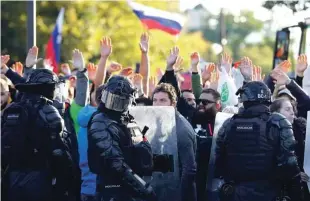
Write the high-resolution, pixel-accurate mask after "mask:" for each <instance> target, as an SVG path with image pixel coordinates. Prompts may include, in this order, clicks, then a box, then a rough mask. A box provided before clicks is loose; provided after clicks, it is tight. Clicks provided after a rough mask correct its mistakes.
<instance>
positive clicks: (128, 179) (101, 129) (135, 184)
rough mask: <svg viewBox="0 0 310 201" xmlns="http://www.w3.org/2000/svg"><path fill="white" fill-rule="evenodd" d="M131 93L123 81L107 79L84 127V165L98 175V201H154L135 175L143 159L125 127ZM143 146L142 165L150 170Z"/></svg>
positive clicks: (129, 117) (130, 86)
mask: <svg viewBox="0 0 310 201" xmlns="http://www.w3.org/2000/svg"><path fill="white" fill-rule="evenodd" d="M134 93H135V89H134V88H133V85H132V83H130V81H129V80H128V79H127V78H125V77H122V76H113V77H112V78H110V80H109V81H108V83H107V84H106V86H105V88H104V90H103V92H102V97H101V104H100V105H99V107H98V111H97V112H95V113H94V115H93V116H92V118H91V121H90V123H89V125H88V163H89V168H90V170H91V171H92V172H93V173H96V174H97V175H98V181H99V183H98V186H97V191H98V192H100V194H101V195H100V200H101V201H133V200H146V201H148V200H155V198H156V196H155V193H154V191H153V189H152V187H151V186H149V185H148V184H146V182H145V181H144V180H143V179H142V178H141V177H140V176H138V175H137V172H143V170H142V171H141V170H140V169H141V166H142V165H137V164H139V160H144V159H142V158H140V157H138V156H137V154H135V151H136V150H135V145H133V141H132V138H131V137H132V136H131V133H130V131H129V129H128V128H127V125H128V123H130V122H131V121H132V120H133V117H132V116H130V115H129V113H128V107H129V106H131V105H132V102H133V100H134ZM144 145H145V146H143V147H144V148H145V151H142V152H144V153H146V154H145V155H148V156H149V158H150V160H149V161H150V164H145V165H146V166H148V165H149V170H150V171H152V164H151V163H152V152H151V148H150V145H149V144H146V143H145V144H144ZM140 148H141V147H140ZM147 153H149V154H147ZM139 166H140V167H139ZM143 166H144V165H143ZM138 169H139V171H137V170H138Z"/></svg>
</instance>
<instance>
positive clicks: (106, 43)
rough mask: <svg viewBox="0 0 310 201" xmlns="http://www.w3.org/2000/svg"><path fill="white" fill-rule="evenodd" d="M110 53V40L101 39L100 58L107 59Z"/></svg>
mask: <svg viewBox="0 0 310 201" xmlns="http://www.w3.org/2000/svg"><path fill="white" fill-rule="evenodd" d="M111 53H112V42H111V38H109V37H103V38H102V40H100V55H101V57H104V58H107V57H109V56H110V55H111Z"/></svg>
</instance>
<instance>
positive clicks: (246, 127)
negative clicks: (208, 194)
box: [215, 82, 302, 201]
mask: <svg viewBox="0 0 310 201" xmlns="http://www.w3.org/2000/svg"><path fill="white" fill-rule="evenodd" d="M237 94H240V100H241V102H243V105H244V108H242V109H241V110H240V111H239V113H238V114H237V115H234V116H233V117H232V118H231V119H229V120H227V121H226V122H225V123H224V125H223V126H222V128H221V129H220V131H219V133H218V136H217V139H216V150H215V152H216V155H215V165H216V168H215V171H216V174H215V175H216V176H217V177H220V176H221V177H223V179H224V180H225V182H226V184H224V185H223V186H222V189H221V193H220V195H221V200H227V201H250V200H251V201H262V200H264V201H274V200H276V198H277V197H278V196H282V198H283V197H284V196H289V197H290V198H291V199H292V200H295V201H301V200H302V197H301V191H300V189H301V185H300V177H299V173H300V170H299V168H298V164H297V159H296V155H295V154H294V145H295V139H294V135H293V132H292V126H291V124H290V123H289V122H288V121H287V119H286V118H285V117H284V116H282V115H281V114H270V112H269V108H268V106H267V105H268V103H269V102H270V99H271V93H270V90H269V89H268V87H267V86H266V85H265V84H264V83H262V82H249V83H247V84H245V85H244V86H243V87H242V88H241V89H239V91H238V92H237ZM287 183H292V184H294V185H293V188H291V189H290V191H286V192H283V188H282V186H283V184H287Z"/></svg>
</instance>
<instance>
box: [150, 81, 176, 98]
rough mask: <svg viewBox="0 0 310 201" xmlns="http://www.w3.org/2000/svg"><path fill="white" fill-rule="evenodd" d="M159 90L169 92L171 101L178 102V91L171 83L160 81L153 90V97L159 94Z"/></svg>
mask: <svg viewBox="0 0 310 201" xmlns="http://www.w3.org/2000/svg"><path fill="white" fill-rule="evenodd" d="M159 92H164V93H167V94H168V97H169V99H170V100H171V102H174V103H175V102H177V93H176V91H175V88H174V87H173V86H172V85H171V84H168V83H160V84H159V85H157V86H156V88H155V89H154V91H153V94H152V99H153V97H154V94H157V93H159Z"/></svg>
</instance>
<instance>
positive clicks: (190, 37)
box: [1, 1, 212, 68]
mask: <svg viewBox="0 0 310 201" xmlns="http://www.w3.org/2000/svg"><path fill="white" fill-rule="evenodd" d="M143 4H145V5H149V6H154V7H156V8H159V9H164V10H167V9H168V10H171V11H175V10H176V9H177V8H178V6H177V5H178V4H177V3H169V2H158V1H157V2H153V1H150V2H144V1H143ZM1 6H2V8H5V9H2V10H1V11H2V12H1V17H2V38H1V42H2V50H1V51H2V52H7V53H9V54H11V56H12V57H13V58H14V59H16V60H20V61H24V59H25V57H26V53H27V50H26V48H25V47H26V19H27V18H26V17H27V16H26V2H1ZM61 7H64V8H65V19H64V24H63V31H62V45H61V62H68V60H71V54H72V50H73V49H75V48H78V49H79V50H80V51H82V52H83V55H84V57H85V58H86V60H89V61H91V62H96V61H97V60H98V59H99V56H100V55H99V40H100V39H101V37H102V36H109V37H111V39H112V45H113V52H112V55H111V60H114V61H117V62H119V63H121V64H122V65H123V66H132V65H133V64H135V63H136V62H139V61H140V50H139V45H138V44H139V39H140V34H141V33H142V32H144V31H146V30H144V29H143V27H142V25H141V23H140V22H139V19H138V18H137V17H136V16H135V14H134V13H133V12H132V10H131V9H130V8H129V6H128V5H127V3H126V2H123V1H113V2H111V1H109V2H96V3H94V2H89V1H73V2H61V1H38V2H37V46H38V47H39V48H40V55H39V56H40V57H44V52H45V45H46V44H47V41H48V39H49V37H50V34H51V33H52V31H53V29H54V26H55V22H56V18H57V15H58V13H59V10H60V8H61ZM12 13H14V15H12ZM150 33H151V38H152V39H151V47H150V57H151V66H156V67H163V68H164V67H165V61H166V56H167V54H168V53H169V49H170V48H171V47H172V46H173V45H175V44H176V45H179V47H180V49H181V51H182V54H183V55H182V56H184V58H185V62H186V61H187V59H188V58H187V57H189V53H190V52H191V51H195V50H197V51H200V52H201V54H204V53H205V52H209V53H210V54H212V50H211V49H210V45H209V43H208V42H206V41H204V40H203V39H202V36H201V35H200V34H187V33H182V34H181V35H180V36H179V39H178V40H175V37H173V36H170V35H169V34H167V33H164V32H161V31H153V30H151V31H150ZM188 66H189V65H188Z"/></svg>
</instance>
